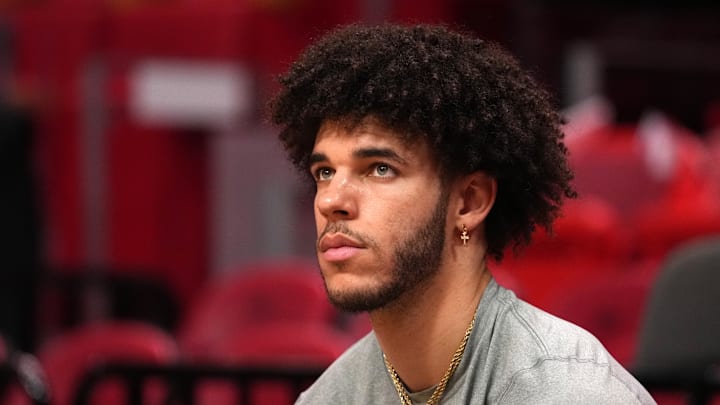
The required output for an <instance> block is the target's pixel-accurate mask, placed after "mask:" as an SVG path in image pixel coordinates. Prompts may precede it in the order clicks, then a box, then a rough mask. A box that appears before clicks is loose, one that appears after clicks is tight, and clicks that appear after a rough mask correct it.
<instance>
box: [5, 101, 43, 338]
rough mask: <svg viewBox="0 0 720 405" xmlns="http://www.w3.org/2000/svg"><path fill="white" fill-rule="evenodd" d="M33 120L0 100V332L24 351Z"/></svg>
mask: <svg viewBox="0 0 720 405" xmlns="http://www.w3.org/2000/svg"><path fill="white" fill-rule="evenodd" d="M32 142H33V121H32V117H31V114H30V113H29V112H28V111H26V110H23V109H21V108H17V107H13V106H10V105H7V104H2V103H0V258H2V262H1V264H0V332H2V333H3V334H4V335H5V337H6V338H7V340H8V341H9V342H10V343H11V344H12V345H14V346H15V347H17V348H18V349H21V350H24V351H31V350H32V348H33V345H34V340H35V336H34V325H33V319H34V316H33V314H34V313H35V301H36V299H35V296H36V295H35V294H36V292H35V284H36V283H35V281H36V278H37V275H38V273H39V267H40V259H39V256H40V253H39V251H40V247H39V239H40V238H39V229H40V226H39V223H40V221H39V217H38V209H37V205H36V200H35V198H36V190H35V179H34V174H33V169H32V164H31V161H32V159H31V150H32Z"/></svg>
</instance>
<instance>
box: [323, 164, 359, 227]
mask: <svg viewBox="0 0 720 405" xmlns="http://www.w3.org/2000/svg"><path fill="white" fill-rule="evenodd" d="M357 197H358V189H357V185H355V184H353V183H352V182H351V180H350V179H349V178H348V177H340V176H338V175H337V174H336V175H335V177H333V179H332V180H330V181H329V182H328V183H327V184H325V185H323V186H320V187H319V188H318V191H317V194H316V195H315V205H316V208H317V210H318V212H319V213H320V214H321V215H322V216H324V217H325V218H327V219H328V220H330V221H332V220H348V219H352V218H354V217H356V216H357V212H358V201H357Z"/></svg>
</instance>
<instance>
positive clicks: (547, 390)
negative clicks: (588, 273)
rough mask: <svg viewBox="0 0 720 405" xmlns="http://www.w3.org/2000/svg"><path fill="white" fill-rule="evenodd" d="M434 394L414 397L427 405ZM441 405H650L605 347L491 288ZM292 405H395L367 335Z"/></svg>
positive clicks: (394, 395)
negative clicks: (428, 399)
mask: <svg viewBox="0 0 720 405" xmlns="http://www.w3.org/2000/svg"><path fill="white" fill-rule="evenodd" d="M431 393H432V388H431V389H429V390H425V391H423V392H418V393H413V394H411V399H412V400H413V403H416V404H420V403H424V401H425V400H427V398H428V397H429V396H430V394H431ZM440 403H441V404H485V403H487V404H623V405H627V404H654V403H655V401H653V399H652V397H650V394H648V392H647V391H646V390H645V388H643V387H642V385H640V383H638V382H637V381H636V380H635V379H634V378H633V377H632V375H630V373H628V372H627V371H626V370H625V369H624V368H623V367H622V366H621V365H620V364H618V363H617V361H615V359H613V358H612V356H611V355H610V354H609V353H608V352H607V350H606V349H605V348H604V347H603V346H602V344H601V343H600V342H599V341H598V340H597V339H596V338H595V337H594V336H592V335H591V334H590V333H588V332H587V331H585V330H583V329H581V328H580V327H578V326H576V325H573V324H571V323H569V322H566V321H564V320H562V319H559V318H556V317H554V316H552V315H550V314H548V313H546V312H543V311H542V310H540V309H538V308H535V307H533V306H532V305H530V304H528V303H526V302H524V301H522V300H520V299H518V298H517V297H516V296H515V294H514V293H513V292H511V291H509V290H506V289H505V288H503V287H501V286H499V285H498V284H497V283H496V282H495V281H491V282H490V284H488V286H487V288H486V289H485V292H484V294H483V297H482V299H481V300H480V304H479V305H478V309H477V312H476V315H475V328H474V330H473V332H472V334H471V335H470V340H469V341H468V344H467V347H466V349H465V354H464V355H463V359H462V362H461V363H460V365H459V366H458V368H457V370H456V371H455V374H454V375H453V377H452V378H451V379H450V382H449V383H448V386H447V388H446V390H445V394H444V395H443V397H442V399H441V400H440ZM296 404H312V405H317V404H390V405H397V404H400V399H399V397H398V394H397V392H396V391H395V388H394V386H393V384H392V380H391V379H390V375H389V374H388V372H387V370H386V369H385V364H384V362H383V358H382V350H381V349H380V345H379V344H378V341H377V338H376V337H375V334H374V333H372V332H371V333H369V334H368V335H367V336H365V337H364V338H362V339H361V340H360V341H358V342H357V343H355V344H354V345H353V346H352V347H351V348H350V349H348V351H347V352H345V353H344V354H343V355H342V356H340V358H338V359H337V360H336V361H335V362H334V363H333V364H332V365H331V366H330V367H329V368H328V369H327V370H326V371H325V372H324V373H323V375H322V376H320V378H319V379H318V380H317V381H316V382H315V383H314V384H313V385H312V386H311V387H310V388H308V390H307V391H305V392H304V393H303V394H302V395H300V397H299V398H298V400H297V402H296Z"/></svg>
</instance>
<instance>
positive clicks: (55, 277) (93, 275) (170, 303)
mask: <svg viewBox="0 0 720 405" xmlns="http://www.w3.org/2000/svg"><path fill="white" fill-rule="evenodd" d="M39 291H40V302H41V307H42V308H43V311H42V313H41V314H40V319H39V327H40V328H41V330H40V331H39V332H41V334H42V335H44V336H45V337H52V336H54V335H56V334H59V333H62V332H63V331H64V330H67V329H71V328H73V327H78V326H81V325H83V324H88V323H93V322H97V321H105V320H128V321H129V320H134V321H142V322H145V323H149V324H152V325H155V326H157V327H159V328H161V329H163V330H165V331H167V332H174V330H175V326H176V323H177V319H178V317H179V315H178V312H179V309H178V305H179V304H178V302H177V299H176V297H175V296H174V295H173V294H172V292H171V291H170V290H169V288H168V286H167V285H166V284H165V283H164V282H162V281H160V280H158V279H156V278H153V277H152V276H150V275H148V274H147V273H146V272H143V271H140V270H134V271H129V270H127V269H123V270H119V269H112V268H98V267H83V268H59V269H48V271H47V272H46V274H45V275H44V277H43V278H42V279H41V281H40V283H39Z"/></svg>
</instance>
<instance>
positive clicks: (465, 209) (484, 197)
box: [453, 172, 497, 231]
mask: <svg viewBox="0 0 720 405" xmlns="http://www.w3.org/2000/svg"><path fill="white" fill-rule="evenodd" d="M453 191H454V193H453V196H454V197H455V202H456V204H457V205H456V206H455V218H454V222H455V226H456V228H457V229H460V228H462V226H463V225H465V226H466V227H467V228H468V230H470V231H473V230H475V229H476V228H478V227H479V226H481V225H482V223H483V221H485V218H486V217H487V215H488V213H490V209H491V208H492V207H493V204H495V196H496V195H497V182H496V181H495V179H494V178H493V177H490V176H488V175H487V174H486V173H483V172H474V173H471V174H469V175H466V176H463V177H462V178H460V179H459V180H458V181H457V183H455V190H453Z"/></svg>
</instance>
